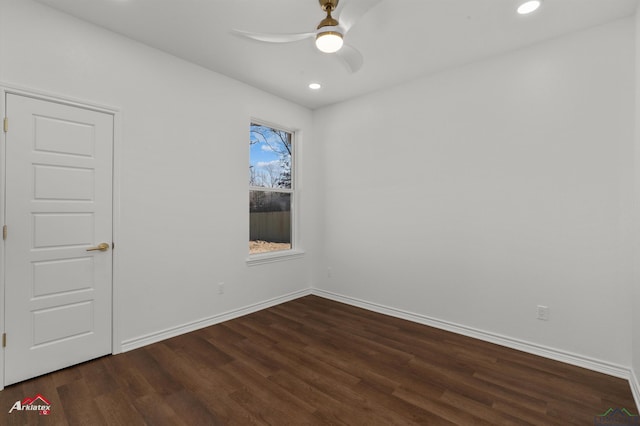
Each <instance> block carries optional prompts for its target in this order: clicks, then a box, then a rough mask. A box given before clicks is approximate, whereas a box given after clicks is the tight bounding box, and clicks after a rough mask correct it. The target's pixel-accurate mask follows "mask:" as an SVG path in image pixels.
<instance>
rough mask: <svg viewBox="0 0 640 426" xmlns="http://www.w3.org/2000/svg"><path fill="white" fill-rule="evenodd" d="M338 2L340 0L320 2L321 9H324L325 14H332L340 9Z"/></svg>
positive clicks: (323, 0) (321, 0)
mask: <svg viewBox="0 0 640 426" xmlns="http://www.w3.org/2000/svg"><path fill="white" fill-rule="evenodd" d="M338 1H339V0H320V7H322V10H324V11H325V12H332V11H334V10H336V7H338Z"/></svg>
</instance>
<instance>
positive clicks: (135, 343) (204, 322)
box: [121, 288, 311, 352]
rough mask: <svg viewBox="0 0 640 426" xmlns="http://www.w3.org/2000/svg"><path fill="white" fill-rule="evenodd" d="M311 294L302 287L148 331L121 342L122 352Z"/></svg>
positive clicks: (309, 290)
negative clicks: (153, 331) (226, 310)
mask: <svg viewBox="0 0 640 426" xmlns="http://www.w3.org/2000/svg"><path fill="white" fill-rule="evenodd" d="M310 294H311V289H310V288H308V289H304V290H300V291H296V292H293V293H289V294H285V295H284V296H279V297H274V298H273V299H269V300H265V301H264V302H259V303H255V304H253V305H249V306H245V307H243V308H239V309H234V310H232V311H228V312H224V313H221V314H218V315H214V316H212V317H208V318H203V319H200V320H197V321H193V322H190V323H187V324H183V325H179V326H177V327H171V328H168V329H165V330H162V331H158V332H155V333H150V334H147V335H144V336H140V337H135V338H133V339H128V340H125V341H123V342H122V347H121V348H122V352H127V351H131V350H133V349H137V348H141V347H143V346H146V345H150V344H152V343H157V342H160V341H162V340H165V339H169V338H171V337H175V336H179V335H181V334H184V333H189V332H191V331H195V330H198V329H201V328H204V327H209V326H210V325H215V324H219V323H221V322H224V321H229V320H232V319H234V318H239V317H241V316H244V315H248V314H252V313H254V312H258V311H261V310H263V309H267V308H270V307H272V306H276V305H279V304H281V303H285V302H289V301H291V300H295V299H298V298H300V297H304V296H308V295H310Z"/></svg>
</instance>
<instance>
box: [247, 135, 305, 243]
mask: <svg viewBox="0 0 640 426" xmlns="http://www.w3.org/2000/svg"><path fill="white" fill-rule="evenodd" d="M293 136H294V135H293V133H291V132H288V131H286V130H280V129H276V128H273V127H270V126H267V125H262V124H257V123H251V129H250V132H249V152H250V158H249V254H251V255H254V254H260V253H271V252H277V251H283V250H291V249H292V248H293V217H292V214H293V209H292V208H291V207H292V205H293V201H294V173H293V167H294V164H293V160H294V156H293V155H292V154H293Z"/></svg>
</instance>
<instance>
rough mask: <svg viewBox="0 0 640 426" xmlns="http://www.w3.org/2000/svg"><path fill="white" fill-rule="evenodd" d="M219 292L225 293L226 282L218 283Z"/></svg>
mask: <svg viewBox="0 0 640 426" xmlns="http://www.w3.org/2000/svg"><path fill="white" fill-rule="evenodd" d="M218 294H224V283H223V282H220V283H218Z"/></svg>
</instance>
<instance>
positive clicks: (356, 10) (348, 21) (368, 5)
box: [338, 0, 384, 33]
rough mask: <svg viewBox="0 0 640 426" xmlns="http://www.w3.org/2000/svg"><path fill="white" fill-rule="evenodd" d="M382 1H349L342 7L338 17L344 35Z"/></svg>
mask: <svg viewBox="0 0 640 426" xmlns="http://www.w3.org/2000/svg"><path fill="white" fill-rule="evenodd" d="M383 1H384V0H350V1H349V2H348V3H347V4H345V5H344V7H343V8H342V11H341V12H340V16H339V17H338V21H339V22H340V26H341V27H343V28H344V31H345V33H346V32H347V31H349V30H350V29H351V27H353V26H354V25H355V23H356V22H357V21H358V20H359V19H362V17H363V16H364V15H366V14H367V12H369V11H370V10H371V9H373V8H374V7H375V6H377V5H378V4H379V3H382V2H383Z"/></svg>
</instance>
